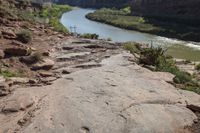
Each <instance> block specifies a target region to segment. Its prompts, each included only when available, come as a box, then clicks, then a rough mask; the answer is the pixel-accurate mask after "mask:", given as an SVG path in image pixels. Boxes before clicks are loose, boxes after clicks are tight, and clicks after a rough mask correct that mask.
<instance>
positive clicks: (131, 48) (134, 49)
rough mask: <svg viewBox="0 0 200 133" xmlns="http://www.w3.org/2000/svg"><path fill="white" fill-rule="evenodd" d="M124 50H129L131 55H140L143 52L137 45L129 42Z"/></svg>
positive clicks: (124, 46)
mask: <svg viewBox="0 0 200 133" xmlns="http://www.w3.org/2000/svg"><path fill="white" fill-rule="evenodd" d="M123 48H124V49H125V50H128V51H129V52H130V53H131V54H135V53H137V54H140V52H141V50H140V47H139V45H137V43H133V42H127V43H125V44H124V45H123Z"/></svg>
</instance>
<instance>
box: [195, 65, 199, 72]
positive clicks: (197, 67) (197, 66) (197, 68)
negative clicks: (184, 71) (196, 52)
mask: <svg viewBox="0 0 200 133" xmlns="http://www.w3.org/2000/svg"><path fill="white" fill-rule="evenodd" d="M195 68H196V70H198V71H200V63H199V64H197V65H196V67H195Z"/></svg>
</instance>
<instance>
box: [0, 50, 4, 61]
mask: <svg viewBox="0 0 200 133" xmlns="http://www.w3.org/2000/svg"><path fill="white" fill-rule="evenodd" d="M4 56H5V53H4V51H3V50H1V49H0V59H3V58H4Z"/></svg>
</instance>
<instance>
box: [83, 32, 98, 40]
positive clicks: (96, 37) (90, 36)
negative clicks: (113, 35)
mask: <svg viewBox="0 0 200 133" xmlns="http://www.w3.org/2000/svg"><path fill="white" fill-rule="evenodd" d="M80 37H81V38H87V39H98V38H99V35H97V34H90V33H85V34H82V35H80Z"/></svg>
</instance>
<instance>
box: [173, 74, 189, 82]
mask: <svg viewBox="0 0 200 133" xmlns="http://www.w3.org/2000/svg"><path fill="white" fill-rule="evenodd" d="M175 75H176V76H175V77H174V79H173V80H174V82H175V83H177V84H185V83H189V82H192V76H191V75H190V74H189V73H187V72H183V71H177V72H176V73H175Z"/></svg>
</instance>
